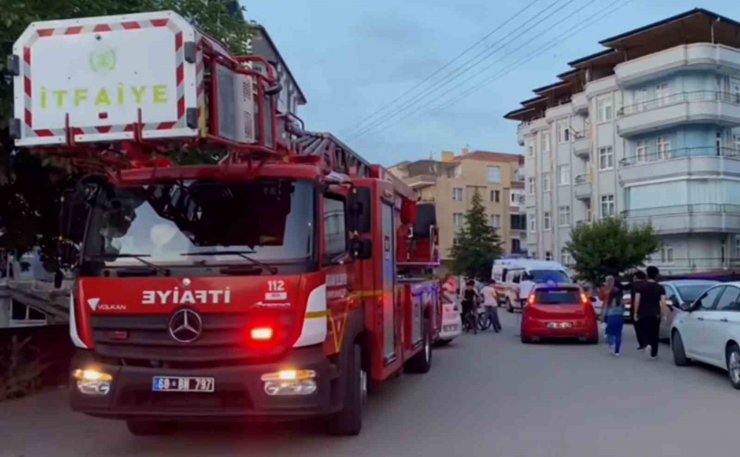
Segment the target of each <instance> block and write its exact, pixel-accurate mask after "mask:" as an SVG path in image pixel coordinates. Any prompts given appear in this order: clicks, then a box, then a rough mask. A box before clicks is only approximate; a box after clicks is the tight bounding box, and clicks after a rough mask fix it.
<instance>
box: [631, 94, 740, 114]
mask: <svg viewBox="0 0 740 457" xmlns="http://www.w3.org/2000/svg"><path fill="white" fill-rule="evenodd" d="M699 101H720V102H725V103H733V104H736V105H740V93H736V92H726V91H717V90H697V91H689V92H678V93H675V94H669V95H666V96H664V97H658V98H653V99H651V100H645V101H640V102H637V103H633V104H631V105H626V106H624V107H622V108H620V109H619V110H618V111H617V115H618V116H629V115H631V114H637V113H640V112H643V111H649V110H652V109H656V108H662V107H664V106H669V105H676V104H679V103H685V102H699Z"/></svg>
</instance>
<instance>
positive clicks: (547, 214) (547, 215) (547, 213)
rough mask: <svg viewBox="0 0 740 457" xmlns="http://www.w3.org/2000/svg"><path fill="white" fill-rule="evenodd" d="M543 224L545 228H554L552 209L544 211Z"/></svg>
mask: <svg viewBox="0 0 740 457" xmlns="http://www.w3.org/2000/svg"><path fill="white" fill-rule="evenodd" d="M542 226H543V228H544V229H545V230H550V229H551V228H552V227H551V224H550V211H545V212H544V213H542Z"/></svg>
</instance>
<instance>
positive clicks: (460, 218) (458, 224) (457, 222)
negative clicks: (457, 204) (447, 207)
mask: <svg viewBox="0 0 740 457" xmlns="http://www.w3.org/2000/svg"><path fill="white" fill-rule="evenodd" d="M464 223H465V215H464V214H463V213H452V224H453V225H454V226H455V228H458V229H459V228H462V226H463V224H464Z"/></svg>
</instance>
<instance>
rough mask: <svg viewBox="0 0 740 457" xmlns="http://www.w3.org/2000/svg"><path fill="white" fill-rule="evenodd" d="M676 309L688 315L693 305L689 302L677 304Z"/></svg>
mask: <svg viewBox="0 0 740 457" xmlns="http://www.w3.org/2000/svg"><path fill="white" fill-rule="evenodd" d="M678 309H680V310H681V311H686V312H687V313H690V312H691V311H693V310H694V304H693V303H689V302H681V303H679V304H678Z"/></svg>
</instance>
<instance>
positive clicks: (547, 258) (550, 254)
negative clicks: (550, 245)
mask: <svg viewBox="0 0 740 457" xmlns="http://www.w3.org/2000/svg"><path fill="white" fill-rule="evenodd" d="M545 260H552V253H551V252H550V251H545Z"/></svg>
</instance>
